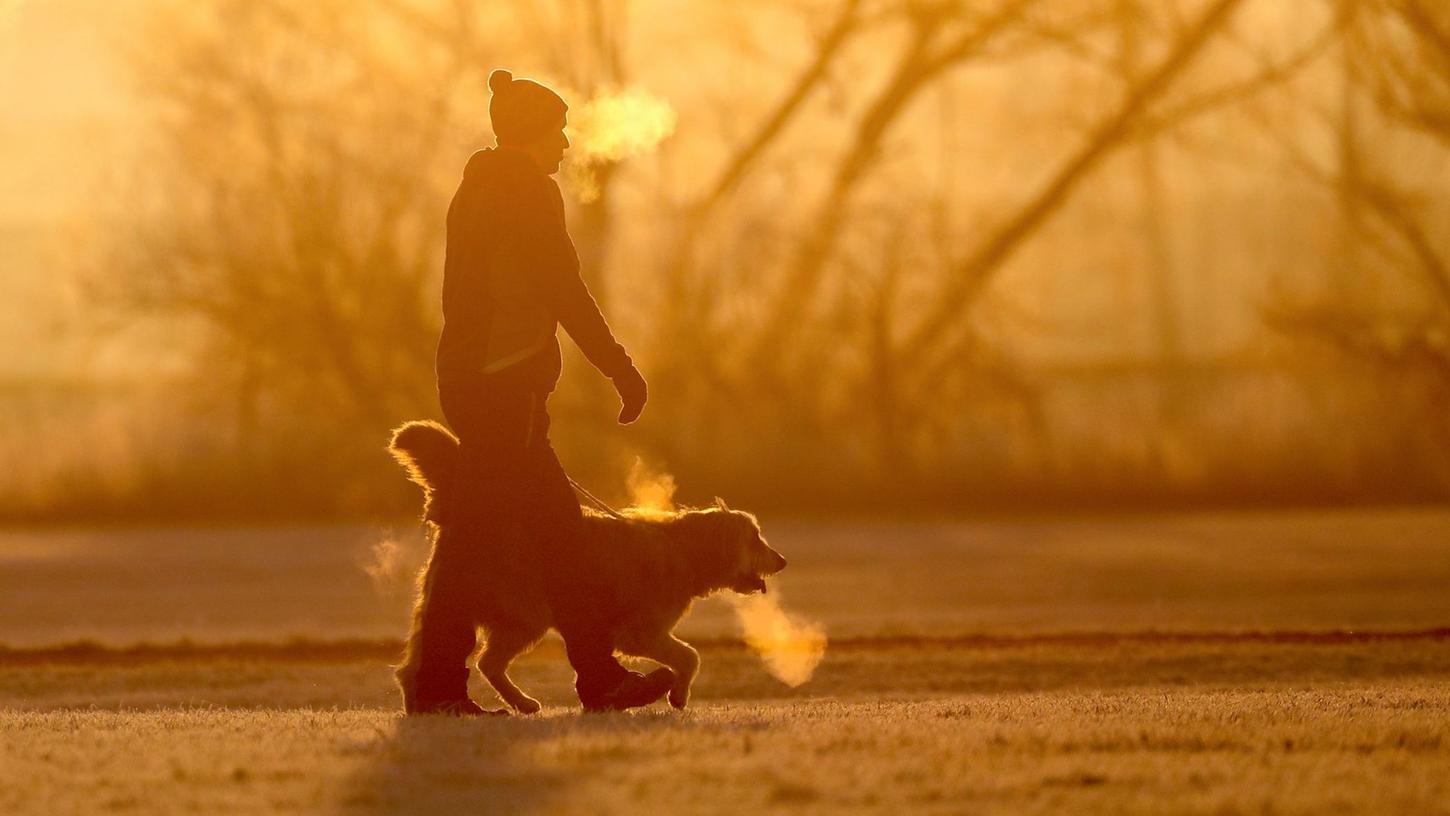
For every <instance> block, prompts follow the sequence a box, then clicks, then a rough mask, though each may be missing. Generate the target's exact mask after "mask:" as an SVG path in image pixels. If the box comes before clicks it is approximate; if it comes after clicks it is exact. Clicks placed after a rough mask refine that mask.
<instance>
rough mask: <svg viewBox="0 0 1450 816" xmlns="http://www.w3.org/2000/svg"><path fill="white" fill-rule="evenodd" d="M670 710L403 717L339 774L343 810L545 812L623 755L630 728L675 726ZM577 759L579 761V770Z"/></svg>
mask: <svg viewBox="0 0 1450 816" xmlns="http://www.w3.org/2000/svg"><path fill="white" fill-rule="evenodd" d="M680 726H681V718H680V716H679V715H678V714H676V713H674V712H670V711H647V712H638V713H632V714H599V715H595V714H580V713H577V712H574V711H552V712H546V713H545V714H543V715H540V716H532V717H517V716H510V717H488V718H476V719H455V718H447V717H404V716H401V715H399V716H398V717H397V718H396V719H394V720H393V721H391V723H390V725H388V726H387V727H388V728H390V729H391V731H390V733H388V734H387V736H386V738H385V739H384V740H383V741H381V742H380V743H378V744H376V745H375V747H374V749H373V751H372V756H371V757H370V758H369V760H368V761H367V762H366V763H365V764H364V765H363V766H361V767H360V768H359V769H358V770H357V771H356V772H355V773H354V774H353V776H352V777H351V778H350V779H349V780H348V782H347V788H346V791H345V792H344V793H343V795H342V799H341V812H342V813H385V814H425V815H426V814H445V813H479V814H485V813H509V814H528V813H550V812H556V811H558V810H560V809H561V808H563V807H564V806H565V804H566V803H570V804H574V805H576V806H578V807H579V808H581V809H583V810H587V807H585V806H586V805H587V804H588V803H587V802H585V803H581V802H578V801H577V800H576V799H575V798H574V797H577V796H578V795H579V794H580V790H579V789H580V788H581V786H583V785H586V784H587V783H588V781H589V776H591V775H593V774H594V773H595V772H598V771H601V770H607V768H608V767H609V766H610V765H612V764H613V763H615V762H619V761H625V760H628V758H629V757H630V756H631V755H632V753H633V749H632V748H631V745H630V738H631V736H633V735H638V734H643V733H646V732H649V731H655V730H658V729H666V728H678V727H680ZM581 769H582V770H581Z"/></svg>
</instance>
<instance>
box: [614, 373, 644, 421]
mask: <svg viewBox="0 0 1450 816" xmlns="http://www.w3.org/2000/svg"><path fill="white" fill-rule="evenodd" d="M614 390H615V391H618V392H619V401H620V402H622V403H623V406H622V407H621V408H620V410H619V424H620V425H628V424H629V423H631V422H633V421H635V420H636V419H639V415H640V413H641V412H642V411H644V404H645V402H646V401H647V400H648V399H649V387H648V386H646V385H645V382H644V375H642V374H640V373H639V369H638V368H635V367H634V366H633V365H631V366H630V367H629V370H628V371H625V372H624V373H623V374H620V375H619V376H617V377H615V378H614Z"/></svg>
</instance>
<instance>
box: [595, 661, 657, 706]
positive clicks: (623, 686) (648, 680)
mask: <svg viewBox="0 0 1450 816" xmlns="http://www.w3.org/2000/svg"><path fill="white" fill-rule="evenodd" d="M674 684H675V673H674V672H672V671H670V670H669V669H666V668H658V669H655V670H654V671H652V672H650V673H649V674H640V673H639V672H630V673H629V674H627V675H625V678H624V679H623V680H621V681H620V682H619V685H617V686H615V687H614V688H612V689H610V690H609V691H607V692H605V693H603V694H601V695H599V696H598V697H597V698H595V699H590V700H580V702H582V703H583V704H584V710H585V711H624V710H625V709H630V708H639V707H640V706H647V705H649V704H650V703H653V702H654V701H656V700H658V699H659V698H661V697H663V696H665V693H666V692H668V691H669V690H670V686H672V685H674Z"/></svg>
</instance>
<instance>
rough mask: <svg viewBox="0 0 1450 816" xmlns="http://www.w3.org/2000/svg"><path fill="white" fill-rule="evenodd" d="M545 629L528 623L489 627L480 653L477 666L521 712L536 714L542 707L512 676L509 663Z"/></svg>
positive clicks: (524, 650) (537, 638)
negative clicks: (517, 684)
mask: <svg viewBox="0 0 1450 816" xmlns="http://www.w3.org/2000/svg"><path fill="white" fill-rule="evenodd" d="M544 631H545V630H538V631H533V630H532V629H531V628H527V627H508V626H498V627H494V628H492V629H490V630H489V633H488V640H486V641H485V642H484V646H483V653H482V654H480V655H479V656H478V670H479V671H480V672H482V673H483V677H484V679H485V680H487V681H488V683H489V685H491V686H493V689H494V691H497V692H498V696H500V697H502V698H503V701H504V702H505V703H508V704H509V705H510V706H512V707H513V708H514V709H516V710H517V711H519V713H521V714H533V713H535V712H537V711H538V710H539V708H540V706H539V701H538V700H535V699H534V698H532V697H530V696H529V695H527V694H525V693H524V692H523V690H522V689H520V688H519V687H518V686H516V685H514V681H512V680H510V679H509V674H508V672H509V664H510V663H512V662H513V661H514V658H515V657H518V656H519V655H520V654H522V653H524V652H526V651H528V650H529V649H530V648H531V647H532V646H533V645H534V644H535V643H538V642H539V638H542V637H543V636H544Z"/></svg>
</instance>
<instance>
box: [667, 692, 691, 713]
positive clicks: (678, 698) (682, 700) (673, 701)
mask: <svg viewBox="0 0 1450 816" xmlns="http://www.w3.org/2000/svg"><path fill="white" fill-rule="evenodd" d="M689 702H690V690H689V689H671V690H670V705H672V706H674V707H675V708H678V709H684V707H685V706H686V705H688V704H689Z"/></svg>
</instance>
